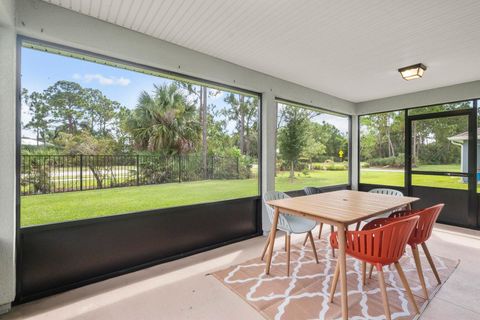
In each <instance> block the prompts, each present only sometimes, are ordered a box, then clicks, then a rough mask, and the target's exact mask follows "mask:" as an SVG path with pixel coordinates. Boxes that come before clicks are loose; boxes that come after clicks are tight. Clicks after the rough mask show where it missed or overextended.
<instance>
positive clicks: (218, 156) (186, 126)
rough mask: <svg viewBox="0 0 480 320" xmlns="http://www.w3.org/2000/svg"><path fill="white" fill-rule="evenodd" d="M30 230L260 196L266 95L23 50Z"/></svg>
mask: <svg viewBox="0 0 480 320" xmlns="http://www.w3.org/2000/svg"><path fill="white" fill-rule="evenodd" d="M21 55H22V60H21V61H22V65H21V81H22V105H21V136H22V139H21V154H20V163H21V166H20V172H19V174H20V185H21V186H20V193H21V199H20V200H21V225H22V226H31V225H39V224H47V223H56V222H62V221H68V220H78V219H86V218H93V217H99V216H107V215H114V214H121V213H129V212H138V211H145V210H152V209H159V208H166V207H174V206H183V205H192V204H197V203H203V202H215V201H222V200H228V199H235V198H243V197H251V196H258V195H259V175H258V154H259V135H260V133H259V125H258V121H259V110H260V98H259V96H258V95H257V94H254V93H250V92H244V91H242V90H237V89H230V88H226V87H222V86H221V85H215V84H206V83H202V82H201V81H199V80H195V79H189V78H183V77H181V76H179V75H177V74H168V73H160V72H158V71H156V70H153V71H152V70H146V69H141V68H139V67H136V66H131V65H127V64H122V63H118V62H114V61H110V60H108V59H103V58H98V57H95V56H93V55H92V56H90V55H85V54H83V53H82V54H79V53H78V52H76V51H74V50H72V51H71V52H70V51H69V50H64V49H58V48H56V47H52V46H49V45H44V44H39V43H36V42H34V41H32V42H30V41H29V40H28V41H24V42H23V47H22V49H21Z"/></svg>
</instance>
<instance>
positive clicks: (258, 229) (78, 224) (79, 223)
mask: <svg viewBox="0 0 480 320" xmlns="http://www.w3.org/2000/svg"><path fill="white" fill-rule="evenodd" d="M24 41H27V42H29V43H35V44H38V45H44V46H48V47H53V48H59V49H61V50H65V51H70V52H74V53H77V54H81V55H87V56H90V57H96V58H99V59H104V60H109V61H112V62H114V63H119V64H122V65H125V66H132V67H135V68H140V69H145V70H150V71H152V72H158V73H162V74H165V75H170V76H172V77H180V78H184V79H185V80H187V81H188V80H191V81H194V82H197V83H198V82H200V83H202V84H204V85H206V86H209V85H210V86H213V87H215V88H223V89H225V90H232V91H235V92H237V93H245V94H246V95H250V96H252V95H253V96H256V97H258V101H259V106H258V128H259V133H258V139H259V141H258V147H257V148H258V150H257V152H258V163H259V166H258V179H257V180H258V184H257V190H258V194H257V195H255V196H252V197H248V198H237V199H228V200H223V201H214V202H210V203H199V204H195V205H191V206H178V207H173V208H164V209H157V210H147V211H142V212H132V213H123V214H117V215H111V216H107V217H96V218H89V219H82V220H75V221H65V222H61V223H54V224H48V225H39V226H32V227H27V228H22V227H21V224H20V219H21V206H20V156H21V66H22V63H21V61H22V54H21V52H22V47H23V46H22V44H23V42H24ZM262 115H263V101H262V94H261V93H259V92H255V91H252V90H249V89H243V88H239V87H234V86H230V85H225V84H222V83H218V82H215V81H211V80H205V79H202V78H197V77H192V76H188V75H184V74H181V73H177V72H172V71H168V70H163V69H160V68H156V67H152V66H149V65H143V64H139V63H134V62H131V61H126V60H122V59H118V58H115V57H110V56H105V55H102V54H99V53H95V52H90V51H86V50H82V49H78V48H73V47H69V46H65V45H61V44H57V43H53V42H49V41H45V40H39V39H35V38H31V37H27V36H23V35H17V42H16V128H15V133H16V156H15V165H16V197H15V207H16V210H15V217H16V239H15V243H16V254H17V257H16V271H17V272H16V301H15V303H20V302H25V301H28V300H31V299H37V298H39V297H43V296H47V295H50V294H53V293H56V292H61V291H65V290H69V289H72V288H76V287H79V286H82V285H85V284H88V283H92V282H96V281H99V280H103V279H107V278H109V277H112V276H117V275H120V274H124V273H128V272H132V271H135V270H139V269H141V268H145V267H147V266H150V265H153V264H158V263H162V262H166V261H170V260H173V259H178V258H181V257H185V256H187V255H191V254H195V253H198V252H202V251H206V250H210V249H213V248H216V247H218V246H221V245H226V244H230V243H233V242H237V241H242V240H245V239H248V238H251V237H254V236H259V235H261V234H262V221H261V219H262V218H261V217H262V214H261V206H257V209H256V210H255V213H254V214H255V224H256V226H255V228H254V229H255V230H253V231H252V232H250V233H248V234H245V235H244V236H236V237H235V238H234V239H219V241H220V242H219V243H212V244H209V245H206V246H205V247H201V248H194V249H191V250H190V249H189V251H188V252H185V253H182V254H176V255H173V256H169V257H162V258H159V259H157V260H155V261H151V262H148V261H147V262H145V264H139V265H137V266H130V267H127V268H125V267H121V269H120V270H118V271H115V272H109V273H108V274H104V275H99V276H97V277H94V278H92V279H85V280H84V281H79V282H75V283H71V284H69V285H62V286H61V287H58V288H50V289H48V290H46V291H43V292H39V293H37V294H29V296H28V297H26V296H22V289H23V288H22V279H21V277H22V267H23V260H24V259H23V256H22V254H23V251H22V234H23V233H24V231H25V232H26V233H28V234H34V233H35V230H38V231H40V232H43V231H45V230H61V229H63V228H65V227H69V228H82V227H84V226H85V224H88V225H92V224H95V223H104V222H105V221H118V220H121V219H124V218H130V217H131V218H136V217H139V216H141V214H142V213H143V214H145V215H149V214H151V213H152V212H153V213H156V212H158V213H159V214H161V213H162V212H169V211H172V210H181V209H182V208H195V207H198V208H204V207H205V206H209V205H210V206H216V207H218V208H222V207H224V206H228V205H229V204H230V203H232V202H238V201H240V202H242V203H244V204H247V203H251V201H257V202H258V201H260V193H261V190H262V166H261V163H262Z"/></svg>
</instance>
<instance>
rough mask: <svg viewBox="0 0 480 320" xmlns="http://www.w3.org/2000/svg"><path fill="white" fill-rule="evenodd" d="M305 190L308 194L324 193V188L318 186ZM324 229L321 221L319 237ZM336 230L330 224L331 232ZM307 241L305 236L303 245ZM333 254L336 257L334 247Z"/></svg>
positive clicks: (319, 237)
mask: <svg viewBox="0 0 480 320" xmlns="http://www.w3.org/2000/svg"><path fill="white" fill-rule="evenodd" d="M303 191H304V192H305V194H306V195H307V196H310V195H313V194H319V193H322V192H323V191H322V189H320V188H317V187H305V188H303ZM322 229H323V222H321V223H320V227H319V229H318V239H321V238H322ZM334 231H335V229H334V227H333V226H332V225H330V232H331V233H333V232H334ZM306 243H307V238H305V241H303V245H305V244H306ZM332 256H334V257H335V249H334V248H333V247H332Z"/></svg>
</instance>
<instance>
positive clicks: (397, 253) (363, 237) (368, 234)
mask: <svg viewBox="0 0 480 320" xmlns="http://www.w3.org/2000/svg"><path fill="white" fill-rule="evenodd" d="M418 220H419V217H418V216H412V217H407V218H402V219H399V220H398V221H394V222H391V223H389V224H386V225H384V226H381V227H379V228H375V229H369V230H362V231H345V236H346V240H347V242H346V248H345V253H346V254H347V255H349V256H352V257H354V258H357V259H358V260H360V261H362V266H363V278H364V279H365V264H366V263H370V264H372V265H374V266H375V267H376V268H377V271H378V273H379V278H378V282H379V284H380V289H381V292H382V300H383V309H384V311H385V316H386V317H387V319H388V320H390V319H391V313H390V306H389V304H388V296H387V289H386V286H385V278H384V274H383V266H386V265H391V264H392V263H393V264H394V265H395V268H396V269H397V272H398V275H399V276H400V280H401V281H402V284H403V287H404V288H405V290H406V291H407V297H408V300H409V301H410V303H411V304H412V305H413V308H414V309H415V312H416V313H417V314H418V313H420V312H419V310H418V306H417V304H416V302H415V299H414V297H413V294H412V290H411V289H410V286H409V284H408V281H407V278H406V277H405V273H404V272H403V269H402V267H401V266H400V263H399V262H398V261H399V260H400V258H401V257H402V255H403V252H404V251H405V247H406V245H407V242H408V240H409V238H410V235H411V234H412V230H413V229H414V228H415V226H416V224H417V223H418ZM330 243H331V245H332V246H333V247H335V248H338V239H337V232H334V233H332V235H331V236H330ZM339 275H340V264H339V263H337V266H336V268H335V274H334V276H333V281H332V286H331V288H330V302H333V298H334V295H335V290H336V288H337V282H338V276H339Z"/></svg>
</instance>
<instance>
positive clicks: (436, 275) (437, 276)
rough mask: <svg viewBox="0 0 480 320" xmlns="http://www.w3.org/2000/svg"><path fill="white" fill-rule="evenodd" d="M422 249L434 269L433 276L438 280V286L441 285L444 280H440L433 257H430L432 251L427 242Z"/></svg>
mask: <svg viewBox="0 0 480 320" xmlns="http://www.w3.org/2000/svg"><path fill="white" fill-rule="evenodd" d="M422 248H423V252H425V255H426V256H427V260H428V263H429V264H430V267H431V268H432V271H433V274H434V275H435V278H436V279H437V282H438V284H441V283H442V280H440V276H439V275H438V271H437V268H436V267H435V264H434V263H433V259H432V256H431V255H430V250H428V247H427V244H426V243H425V242H424V243H422Z"/></svg>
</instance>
